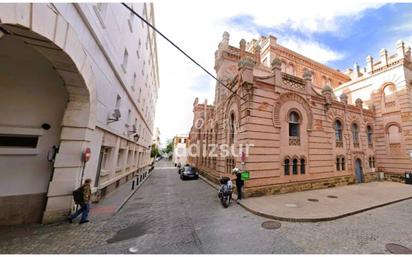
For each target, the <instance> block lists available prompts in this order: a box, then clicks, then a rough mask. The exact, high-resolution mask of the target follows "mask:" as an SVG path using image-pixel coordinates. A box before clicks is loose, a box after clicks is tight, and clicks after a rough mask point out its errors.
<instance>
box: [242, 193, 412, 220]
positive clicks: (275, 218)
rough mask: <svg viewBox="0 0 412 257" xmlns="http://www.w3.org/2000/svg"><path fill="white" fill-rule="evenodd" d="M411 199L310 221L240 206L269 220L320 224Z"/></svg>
mask: <svg viewBox="0 0 412 257" xmlns="http://www.w3.org/2000/svg"><path fill="white" fill-rule="evenodd" d="M410 199H412V196H411V197H406V198H402V199H399V200H395V201H392V202H387V203H383V204H379V205H375V206H371V207H368V208H365V209H360V210H356V211H353V212H348V213H345V214H342V215H338V216H332V217H324V218H308V219H305V218H287V217H279V216H275V215H271V214H267V213H263V212H259V211H255V210H253V209H251V208H249V207H247V206H246V205H244V204H243V203H242V202H239V204H240V205H241V206H242V207H243V208H245V209H246V210H248V211H249V212H251V213H253V214H255V215H258V216H261V217H264V218H268V219H274V220H280V221H289V222H320V221H331V220H336V219H340V218H344V217H347V216H351V215H355V214H358V213H361V212H365V211H369V210H372V209H376V208H379V207H383V206H386V205H390V204H394V203H398V202H402V201H405V200H410Z"/></svg>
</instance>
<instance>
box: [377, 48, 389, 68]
mask: <svg viewBox="0 0 412 257" xmlns="http://www.w3.org/2000/svg"><path fill="white" fill-rule="evenodd" d="M379 55H380V57H381V64H382V65H388V50H386V49H385V48H383V49H381V51H380V52H379Z"/></svg>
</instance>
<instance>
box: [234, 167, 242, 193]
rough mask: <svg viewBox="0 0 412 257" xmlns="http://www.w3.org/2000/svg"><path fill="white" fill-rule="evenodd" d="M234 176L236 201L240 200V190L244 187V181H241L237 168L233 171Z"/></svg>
mask: <svg viewBox="0 0 412 257" xmlns="http://www.w3.org/2000/svg"><path fill="white" fill-rule="evenodd" d="M233 171H234V173H235V175H236V191H237V200H242V188H243V185H244V181H243V180H242V177H241V174H240V171H239V169H238V168H234V169H233Z"/></svg>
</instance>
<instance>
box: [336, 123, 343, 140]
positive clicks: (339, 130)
mask: <svg viewBox="0 0 412 257" xmlns="http://www.w3.org/2000/svg"><path fill="white" fill-rule="evenodd" d="M335 137H336V142H342V141H343V140H342V123H341V122H340V121H339V120H336V122H335Z"/></svg>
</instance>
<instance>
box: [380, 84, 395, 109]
mask: <svg viewBox="0 0 412 257" xmlns="http://www.w3.org/2000/svg"><path fill="white" fill-rule="evenodd" d="M395 91H396V87H395V85H393V84H389V85H387V86H385V87H384V88H383V92H382V93H383V95H382V97H383V102H384V104H385V107H386V108H390V107H395V106H396V96H395Z"/></svg>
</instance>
